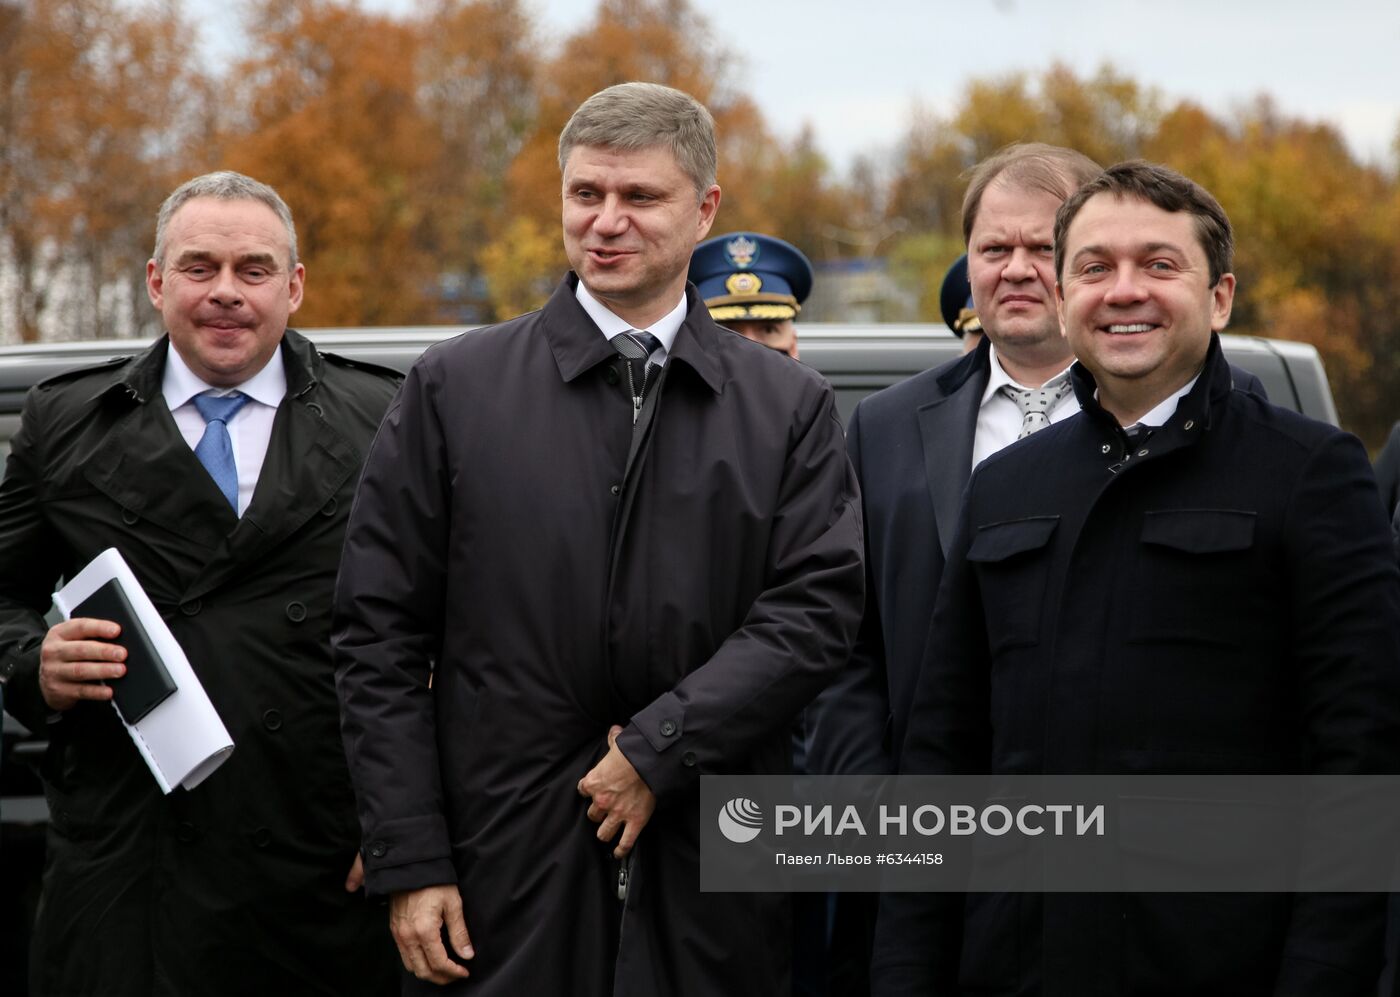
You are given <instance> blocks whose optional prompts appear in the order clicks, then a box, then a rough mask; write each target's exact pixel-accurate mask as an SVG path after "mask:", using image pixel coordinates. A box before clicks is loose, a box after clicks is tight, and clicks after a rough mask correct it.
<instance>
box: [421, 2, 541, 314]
mask: <svg viewBox="0 0 1400 997" xmlns="http://www.w3.org/2000/svg"><path fill="white" fill-rule="evenodd" d="M419 23H420V27H419V32H420V40H419V50H418V63H417V68H418V74H419V91H418V92H419V101H420V106H421V110H422V114H423V116H424V120H425V123H426V124H427V126H428V127H429V128H430V129H431V131H432V133H433V135H434V139H435V145H434V154H433V156H432V157H431V160H430V162H429V163H428V164H427V166H426V168H425V169H424V171H423V172H422V174H421V175H420V176H419V177H418V179H417V183H416V186H417V188H418V195H419V196H420V197H422V198H424V199H425V200H426V202H427V204H428V205H429V210H427V211H426V212H425V214H424V215H423V217H422V221H421V225H420V230H419V233H418V236H417V241H418V242H419V244H420V245H422V246H423V247H424V248H425V249H426V250H427V251H428V252H429V253H430V254H431V256H432V258H433V261H434V265H435V266H436V267H437V269H438V270H439V271H440V272H442V273H444V274H445V275H447V276H449V277H451V278H452V279H454V280H456V281H458V282H459V283H460V284H461V289H460V293H459V295H458V296H457V300H456V301H455V302H453V303H451V304H450V305H449V304H447V303H440V304H439V306H438V308H437V309H436V313H435V314H434V316H433V318H434V320H438V321H452V320H456V321H477V322H480V321H485V320H486V319H488V318H489V317H490V316H491V310H490V305H489V302H488V299H487V294H486V287H487V284H488V282H489V283H490V284H491V285H492V286H496V287H500V288H502V291H503V293H502V295H501V300H499V301H498V302H497V304H498V305H499V306H500V308H501V309H502V310H505V308H506V306H507V304H510V305H514V304H515V303H517V302H525V301H528V300H533V298H532V296H530V295H528V294H526V293H524V292H523V290H522V288H520V287H511V289H510V291H509V292H508V293H505V292H504V287H505V286H506V285H507V284H510V283H511V281H512V275H509V274H507V273H506V272H505V271H506V269H507V268H509V267H510V266H511V264H510V263H509V260H510V258H511V256H512V254H513V253H514V254H516V255H518V256H519V258H520V260H521V266H522V267H523V269H524V270H525V271H527V272H534V271H535V270H537V269H538V268H539V267H540V266H541V265H542V261H541V259H540V258H541V256H544V261H543V262H548V261H552V259H553V256H552V254H542V253H541V252H540V249H539V239H540V233H538V232H536V231H533V226H532V224H531V220H530V219H524V218H513V219H506V217H505V216H506V210H507V206H506V176H507V173H508V171H509V170H510V167H511V164H512V162H514V160H515V158H516V155H517V154H518V153H519V151H520V148H521V146H522V145H523V144H524V142H525V140H526V138H527V136H528V135H529V134H530V131H531V129H532V128H533V125H534V121H535V116H536V100H535V80H536V76H537V75H538V73H539V69H540V59H539V49H540V42H539V39H538V36H537V33H536V29H535V25H534V23H533V22H532V21H531V19H530V17H529V16H528V15H527V14H526V13H525V11H524V10H523V9H522V7H521V4H520V2H519V0H471V2H464V0H435V2H433V3H431V4H429V5H427V6H426V7H425V9H424V12H423V16H422V18H421V20H420V22H419ZM549 235H550V237H551V239H552V244H553V245H554V246H557V245H558V241H559V240H558V234H557V232H554V231H552V230H551V231H550V233H549ZM481 277H484V278H485V280H482V279H479V278H481ZM526 286H528V282H527V285H526Z"/></svg>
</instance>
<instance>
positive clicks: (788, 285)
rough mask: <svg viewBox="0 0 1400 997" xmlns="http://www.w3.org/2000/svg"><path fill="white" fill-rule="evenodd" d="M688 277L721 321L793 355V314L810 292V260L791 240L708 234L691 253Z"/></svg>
mask: <svg viewBox="0 0 1400 997" xmlns="http://www.w3.org/2000/svg"><path fill="white" fill-rule="evenodd" d="M690 281H691V283H693V284H694V285H695V286H696V287H697V288H698V289H699V291H700V297H702V298H704V299H705V305H706V306H707V307H708V308H709V309H710V317H711V318H713V319H714V320H715V321H716V322H718V323H719V324H720V325H723V326H725V327H727V328H730V329H733V330H734V331H735V332H737V333H739V335H741V336H743V337H744V338H746V339H752V340H753V341H754V342H755V343H762V344H763V345H764V346H767V347H769V348H770V349H774V350H777V351H778V352H779V353H786V354H787V355H788V356H790V357H792V358H793V359H794V360H795V359H797V326H796V324H795V322H794V320H795V319H796V318H797V313H798V312H800V311H801V310H802V302H804V301H806V300H807V295H809V294H811V293H812V264H811V262H810V261H809V260H808V259H807V257H806V256H803V255H802V251H801V250H800V249H798V248H797V247H796V246H794V245H792V244H791V243H788V242H784V241H783V240H782V239H775V238H773V237H772V236H771V235H760V234H759V233H757V232H730V233H729V234H728V235H722V236H719V237H718V238H715V239H708V240H706V241H705V242H702V243H700V245H698V246H696V247H695V253H694V255H693V256H691V258H690Z"/></svg>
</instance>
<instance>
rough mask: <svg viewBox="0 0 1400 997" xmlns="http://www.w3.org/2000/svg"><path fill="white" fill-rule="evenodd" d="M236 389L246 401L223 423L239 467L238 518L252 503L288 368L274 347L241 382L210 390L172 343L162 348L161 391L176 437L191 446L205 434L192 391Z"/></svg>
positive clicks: (222, 392) (214, 392)
mask: <svg viewBox="0 0 1400 997" xmlns="http://www.w3.org/2000/svg"><path fill="white" fill-rule="evenodd" d="M235 391H241V392H243V394H245V395H247V396H248V401H247V402H246V403H245V404H244V405H243V407H242V408H241V409H239V410H238V412H237V413H236V414H235V415H234V417H233V418H232V419H230V420H229V421H228V435H229V439H230V440H231V441H232V442H233V463H234V466H235V467H236V468H238V515H239V516H242V515H243V513H244V512H245V511H246V510H247V508H248V503H250V502H252V501H253V490H254V489H255V488H257V486H258V475H259V474H260V473H261V472H262V466H263V460H264V459H265V458H266V457H267V444H268V440H270V439H271V438H272V420H273V418H274V417H275V416H276V415H277V406H278V405H280V404H282V398H283V396H285V395H286V393H287V371H286V368H285V367H283V366H282V351H281V350H280V349H278V350H276V351H274V352H273V354H272V359H271V360H269V361H268V362H267V364H266V365H265V366H264V367H263V369H262V370H260V371H258V372H257V373H256V374H254V375H253V376H252V377H250V378H249V379H248V380H246V381H244V382H243V383H242V384H240V385H237V386H236V387H232V388H215V387H212V386H210V385H208V384H206V383H205V382H204V381H203V380H201V379H200V378H199V377H198V376H197V375H196V374H195V373H194V371H192V370H190V368H189V366H188V365H187V364H186V363H185V361H184V360H183V359H181V357H180V354H179V353H177V352H176V351H175V347H173V346H167V347H166V353H165V379H164V380H163V381H162V383H161V392H162V393H163V394H164V395H165V403H166V404H167V405H169V406H170V414H171V416H172V417H174V419H175V425H176V426H177V427H178V428H179V430H180V435H181V436H183V437H184V438H185V442H186V443H188V444H189V445H190V449H191V450H193V449H194V448H195V447H196V446H198V445H199V441H200V439H202V438H203V436H204V430H205V422H204V416H202V415H200V414H199V409H197V408H195V404H194V397H195V395H202V394H205V393H208V394H211V395H219V396H222V395H230V394H232V393H233V392H235Z"/></svg>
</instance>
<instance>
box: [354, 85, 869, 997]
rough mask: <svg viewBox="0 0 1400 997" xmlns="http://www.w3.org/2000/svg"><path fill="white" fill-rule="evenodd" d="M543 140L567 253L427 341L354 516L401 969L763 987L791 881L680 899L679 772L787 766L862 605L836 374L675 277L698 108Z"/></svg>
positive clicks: (588, 981) (668, 985)
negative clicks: (520, 299)
mask: <svg viewBox="0 0 1400 997" xmlns="http://www.w3.org/2000/svg"><path fill="white" fill-rule="evenodd" d="M559 152H560V167H561V170H562V173H563V222H564V245H565V249H566V251H567V253H568V256H569V260H570V263H571V264H572V265H573V272H572V273H570V274H569V275H568V276H567V277H566V278H565V279H564V281H563V282H562V283H561V284H560V286H559V288H558V290H556V291H555V293H554V295H553V296H552V297H551V298H550V299H549V301H548V302H547V303H546V304H545V306H544V308H543V309H541V310H540V311H537V312H531V313H530V314H528V315H524V316H522V317H520V318H517V319H514V320H512V321H509V322H506V323H504V324H501V325H498V326H494V327H491V328H488V329H483V330H479V331H476V332H471V333H467V334H465V335H463V336H460V337H458V338H456V339H454V340H450V341H448V342H446V343H443V344H441V345H439V346H435V347H433V348H432V349H430V350H428V351H427V352H426V353H425V354H424V355H423V357H422V359H421V360H420V361H419V362H418V363H417V364H416V365H415V366H414V368H413V370H412V371H411V372H410V374H409V376H408V380H407V382H406V384H405V386H404V390H403V392H402V394H401V395H400V397H399V399H398V401H397V402H396V403H395V404H394V406H393V407H392V408H391V409H390V412H389V414H388V416H387V417H386V419H385V422H384V425H383V427H382V428H381V429H380V431H379V436H378V438H377V440H376V441H375V444H374V448H373V450H372V452H371V455H370V458H369V460H368V463H367V467H366V472H365V476H364V479H363V481H362V483H361V485H360V491H359V495H358V497H357V498H356V505H355V510H354V513H353V514H352V516H351V522H352V526H351V528H350V533H349V537H348V541H347V545H346V554H345V562H344V566H343V569H342V573H341V580H340V585H339V592H338V597H337V612H338V624H337V632H336V638H335V639H336V650H337V655H338V658H339V672H338V680H339V688H340V695H341V700H342V703H343V710H344V730H345V743H346V748H347V752H348V754H349V758H350V769H351V773H352V776H353V778H354V781H355V784H356V791H357V794H358V797H359V804H360V815H361V823H362V825H363V827H364V849H365V853H366V866H365V867H366V885H367V888H368V889H369V890H370V891H371V892H372V893H378V894H388V895H389V896H390V898H391V899H390V907H391V920H392V922H393V925H394V935H395V938H396V940H397V941H398V944H399V949H400V953H401V955H402V957H403V960H404V964H405V966H406V967H407V968H408V969H409V970H411V971H412V972H413V974H414V977H415V978H413V979H409V980H408V983H407V987H408V989H409V991H410V992H418V991H425V992H437V989H436V987H435V986H434V984H439V983H441V984H449V985H453V986H456V987H458V988H460V989H462V990H463V992H466V993H472V994H479V995H481V997H488V995H503V997H516V995H522V994H572V995H577V997H602V995H605V994H619V995H623V994H635V995H639V997H641V995H646V997H654V995H658V994H666V995H686V994H693V995H697V997H701V995H705V997H708V995H712V994H753V995H764V997H771V995H773V994H777V993H782V992H784V991H785V990H786V989H787V987H788V976H787V945H786V939H787V938H788V937H789V928H788V924H787V922H788V901H787V898H786V897H785V896H782V895H776V894H717V893H715V894H701V893H700V881H699V854H698V840H699V827H700V821H701V820H702V819H704V820H713V819H714V816H713V815H702V814H701V813H700V812H699V780H700V777H701V776H702V775H707V774H717V773H726V772H753V773H781V772H785V771H789V770H790V767H791V740H790V738H791V734H790V732H791V729H792V722H793V718H794V716H795V715H796V714H797V713H798V711H799V710H800V709H801V708H802V707H803V705H804V704H805V703H806V702H807V701H808V700H810V699H811V698H812V696H814V695H815V694H816V693H817V691H818V690H819V689H820V688H821V687H822V686H823V685H824V684H825V683H826V682H827V681H829V679H830V677H831V675H832V674H833V673H834V672H835V671H836V670H837V669H839V668H840V666H841V664H842V662H843V661H844V660H845V658H846V655H847V654H848V653H849V650H850V644H851V641H852V640H853V638H854V636H855V629H856V626H857V623H858V620H859V617H860V608H861V596H862V578H863V573H862V568H861V561H860V515H859V509H858V502H857V497H856V486H855V478H854V475H853V474H852V472H851V468H850V464H849V462H848V461H847V459H846V455H845V447H844V444H843V441H842V438H841V427H840V423H839V421H838V418H837V415H836V409H835V405H834V398H833V393H832V389H831V386H830V385H829V384H827V383H826V382H825V381H824V380H823V379H822V378H821V377H820V376H819V375H817V374H816V373H815V372H814V371H812V370H810V369H809V368H806V367H803V366H802V365H801V364H798V363H794V362H793V361H792V359H791V358H789V357H787V356H784V355H782V354H780V353H777V352H775V351H773V350H769V349H766V348H764V347H763V346H760V345H758V344H756V343H752V342H749V341H748V340H746V339H744V338H743V337H741V336H739V335H736V334H735V333H731V332H728V331H726V330H724V329H721V328H719V327H718V326H717V325H715V323H714V321H713V320H712V319H711V318H710V315H709V313H708V311H707V310H706V308H705V304H704V302H703V301H702V300H701V299H700V298H699V296H698V295H697V293H696V291H695V288H694V287H693V286H688V285H687V283H686V268H687V265H688V263H689V261H690V256H691V252H692V250H693V249H694V247H695V244H696V242H697V241H699V240H700V239H701V238H703V237H704V236H705V234H706V233H707V232H708V230H709V228H710V224H711V222H712V221H713V219H714V214H715V211H716V209H717V208H718V206H719V199H720V191H719V187H718V186H717V185H716V184H715V162H716V153H715V143H714V132H713V121H712V120H711V118H710V115H709V112H708V111H706V110H705V109H704V107H702V106H701V105H700V104H699V103H698V102H696V101H695V100H694V99H693V98H691V97H689V96H688V95H686V94H683V93H680V92H679V91H676V90H672V89H670V88H668V87H662V86H658V85H655V84H644V83H631V84H621V85H619V86H616V87H611V88H609V89H608V90H604V91H602V92H601V93H599V94H595V95H594V96H593V97H591V98H589V100H588V101H586V102H585V103H584V104H583V105H582V106H581V107H580V108H579V110H578V111H577V112H575V115H574V117H573V118H572V119H571V120H570V123H569V125H568V126H567V127H566V128H565V130H564V132H563V134H562V135H561V137H560V148H559ZM443 928H445V930H446V932H447V937H448V940H449V942H450V944H451V949H452V951H453V954H454V955H455V956H456V959H455V960H452V959H449V958H448V953H447V952H446V951H444V948H443V945H442V944H441V942H440V941H439V938H440V934H439V933H440V930H441V929H443ZM775 939H777V940H779V942H778V944H776V945H775V944H774V940H775ZM468 974H470V979H467V978H466V977H467V976H468ZM425 981H430V982H425Z"/></svg>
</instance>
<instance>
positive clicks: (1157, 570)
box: [1129, 509, 1258, 646]
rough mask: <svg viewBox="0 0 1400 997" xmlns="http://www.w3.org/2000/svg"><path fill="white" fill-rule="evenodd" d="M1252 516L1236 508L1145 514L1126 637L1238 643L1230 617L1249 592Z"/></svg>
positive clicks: (1237, 632) (1251, 582) (1233, 618)
mask: <svg viewBox="0 0 1400 997" xmlns="http://www.w3.org/2000/svg"><path fill="white" fill-rule="evenodd" d="M1257 518H1258V517H1257V515H1256V514H1255V513H1253V512H1247V511H1241V510H1236V509H1172V510H1166V511H1161V512H1149V513H1147V514H1146V516H1145V518H1144V520H1143V524H1142V538H1141V539H1142V543H1141V549H1140V551H1139V557H1138V570H1137V579H1136V584H1135V585H1134V586H1133V587H1132V589H1131V590H1130V591H1131V594H1132V597H1133V608H1132V614H1131V618H1132V621H1133V622H1132V626H1131V628H1130V632H1129V640H1131V641H1133V642H1137V643H1147V642H1154V641H1167V642H1185V643H1192V644H1216V645H1223V646H1236V645H1238V644H1240V643H1241V631H1240V628H1239V626H1238V621H1237V619H1236V617H1237V614H1238V613H1239V612H1240V609H1241V606H1242V605H1243V604H1244V603H1245V602H1248V601H1251V600H1252V596H1253V593H1252V591H1251V589H1252V587H1253V585H1254V578H1253V574H1254V572H1253V565H1254V561H1255V552H1254V532H1255V525H1256V520H1257Z"/></svg>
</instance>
